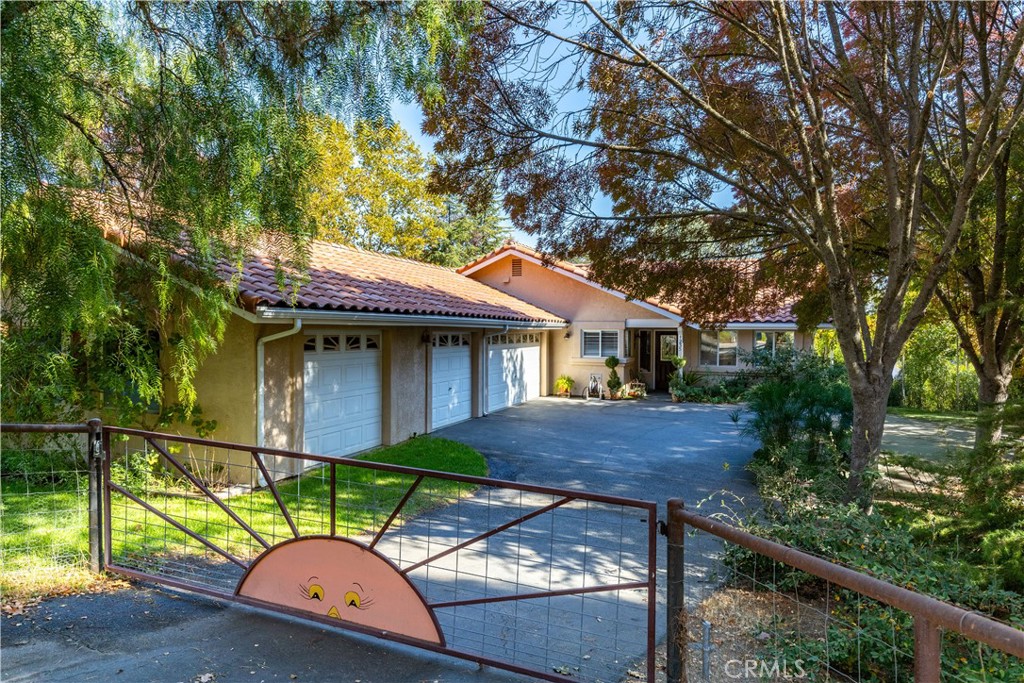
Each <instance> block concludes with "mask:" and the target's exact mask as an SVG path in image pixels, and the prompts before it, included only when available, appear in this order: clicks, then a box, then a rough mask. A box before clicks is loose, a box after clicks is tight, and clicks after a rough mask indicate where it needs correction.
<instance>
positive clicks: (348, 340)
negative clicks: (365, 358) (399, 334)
mask: <svg viewBox="0 0 1024 683" xmlns="http://www.w3.org/2000/svg"><path fill="white" fill-rule="evenodd" d="M302 349H303V350H304V351H307V352H310V353H325V354H334V353H344V352H347V351H352V352H356V351H376V350H379V349H380V335H379V334H344V335H343V334H316V335H309V336H308V337H306V339H305V341H304V342H303V344H302Z"/></svg>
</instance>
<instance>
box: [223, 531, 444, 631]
mask: <svg viewBox="0 0 1024 683" xmlns="http://www.w3.org/2000/svg"><path fill="white" fill-rule="evenodd" d="M235 595H236V596H239V597H242V598H245V599H247V601H248V602H253V603H256V604H261V603H262V604H264V605H266V606H280V607H286V608H288V609H290V610H291V611H293V612H296V613H306V614H309V615H311V616H313V617H315V618H317V619H319V620H323V619H324V618H325V617H327V618H330V619H338V620H340V621H342V622H344V625H346V626H353V625H354V626H355V627H358V628H363V629H370V630H374V631H382V632H386V633H388V634H389V635H397V636H402V637H405V638H411V639H414V640H420V641H426V642H428V643H434V644H437V645H441V646H444V644H445V641H444V635H443V634H442V633H441V628H440V626H439V624H438V622H437V617H436V616H435V615H434V611H433V610H432V609H431V608H430V606H429V605H427V602H426V600H425V599H424V598H423V594H422V593H420V591H419V590H418V589H417V588H416V586H415V585H413V583H412V582H411V581H410V580H409V578H408V577H407V576H406V575H405V574H403V573H402V572H401V570H400V569H399V568H398V567H397V566H396V565H395V564H394V563H393V562H391V560H389V559H388V558H386V557H384V556H383V555H381V554H380V553H378V552H377V551H376V550H373V549H371V548H369V547H368V546H365V545H363V544H362V543H359V542H357V541H353V540H351V539H347V538H338V537H330V536H306V537H303V538H294V539H290V540H287V541H284V542H283V543H279V544H278V545H275V546H273V547H272V548H270V549H269V550H267V551H266V552H264V553H263V554H262V555H260V556H259V557H258V558H257V559H256V561H255V562H253V563H252V565H251V566H250V567H249V569H248V570H247V571H246V572H245V575H244V576H243V577H242V579H241V580H240V581H239V582H238V587H237V588H236V589H235Z"/></svg>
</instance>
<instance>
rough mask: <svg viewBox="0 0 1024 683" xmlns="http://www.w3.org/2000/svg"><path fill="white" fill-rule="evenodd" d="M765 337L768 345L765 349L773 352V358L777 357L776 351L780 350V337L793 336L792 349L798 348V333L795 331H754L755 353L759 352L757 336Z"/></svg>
mask: <svg viewBox="0 0 1024 683" xmlns="http://www.w3.org/2000/svg"><path fill="white" fill-rule="evenodd" d="M759 334H763V335H765V339H766V343H765V348H770V349H771V350H772V356H773V357H774V356H775V351H776V350H777V349H778V348H779V335H780V334H788V335H791V343H790V348H792V349H795V348H796V332H794V331H793V330H754V349H753V350H754V351H757V335H759Z"/></svg>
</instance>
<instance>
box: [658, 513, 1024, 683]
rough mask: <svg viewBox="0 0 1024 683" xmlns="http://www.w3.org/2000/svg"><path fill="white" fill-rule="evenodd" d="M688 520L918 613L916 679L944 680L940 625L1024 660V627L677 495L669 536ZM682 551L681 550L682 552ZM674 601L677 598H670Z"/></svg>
mask: <svg viewBox="0 0 1024 683" xmlns="http://www.w3.org/2000/svg"><path fill="white" fill-rule="evenodd" d="M687 524H688V525H690V526H691V527H694V528H696V529H700V530H702V531H706V532H707V533H709V534H712V535H713V536H717V537H718V538H721V539H723V540H726V541H728V542H730V543H733V544H735V545H738V546H741V547H743V548H747V549H749V550H752V551H754V552H756V553H758V554H760V555H764V556H765V557H768V558H770V559H772V560H775V561H776V562H781V563H782V564H785V565H788V566H790V567H794V568H796V569H799V570H801V571H804V572H807V573H808V574H811V575H813V576H817V577H819V578H821V579H825V580H826V581H830V582H832V583H834V584H836V585H839V586H842V587H843V588H848V589H850V590H852V591H855V592H857V593H860V594H861V595H865V596H867V597H869V598H873V599H875V600H878V601H879V602H883V603H885V604H887V605H890V606H892V607H895V608H897V609H900V610H903V611H904V612H907V613H908V614H910V615H912V616H913V617H914V680H915V681H918V683H925V682H928V683H931V682H933V681H935V682H937V681H938V680H939V671H940V669H941V653H942V632H941V630H940V629H946V630H948V631H952V632H954V633H959V634H961V635H963V636H966V637H967V638H970V639H971V640H974V641H977V642H979V643H983V644H985V645H989V646H991V647H994V648H996V649H997V650H1000V651H1002V652H1006V653H1008V654H1011V655H1014V656H1016V657H1020V658H1022V659H1024V631H1020V630H1018V629H1016V628H1014V627H1012V626H1009V625H1007V624H1003V623H1000V622H998V621H995V620H994V619H989V618H988V617H986V616H983V615H981V614H977V613H976V612H969V611H967V610H965V609H962V608H960V607H957V606H955V605H951V604H949V603H946V602H942V601H941V600H937V599H935V598H932V597H929V596H927V595H922V594H920V593H915V592H914V591H911V590H907V589H906V588H901V587H900V586H896V585H893V584H891V583H888V582H886V581H882V580H880V579H876V578H875V577H873V576H868V575H867V574H864V573H862V572H858V571H855V570H853V569H850V568H848V567H843V566H840V565H838V564H835V563H833V562H829V561H828V560H823V559H821V558H820V557H815V556H813V555H810V554H808V553H805V552H802V551H800V550H797V549H795V548H791V547H789V546H785V545H782V544H781V543H776V542H774V541H769V540H767V539H764V538H761V537H759V536H754V535H753V534H750V533H748V532H746V531H742V530H741V529H737V528H736V527H734V526H731V525H729V524H725V523H724V522H719V521H717V520H714V519H710V518H708V517H704V516H702V515H698V514H696V513H694V512H691V511H689V510H687V509H686V508H685V506H684V504H683V501H682V500H679V499H677V498H674V499H672V500H670V501H668V530H667V532H668V535H669V538H670V539H671V538H677V539H680V543H681V542H682V541H681V539H682V538H683V536H684V534H683V533H682V532H681V531H679V529H681V528H683V527H684V526H685V525H687ZM679 554H680V555H681V554H682V553H681V551H680V553H679ZM670 571H671V570H670ZM669 602H670V603H671V602H672V598H671V597H670V598H669ZM668 618H669V620H670V625H671V623H672V622H671V620H673V619H676V618H678V616H675V617H674V616H673V615H672V614H671V611H670V614H669V617H668ZM670 668H671V665H670ZM671 680H672V679H670V681H671ZM676 680H685V679H676Z"/></svg>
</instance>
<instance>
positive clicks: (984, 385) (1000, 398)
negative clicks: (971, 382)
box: [974, 368, 1010, 451]
mask: <svg viewBox="0 0 1024 683" xmlns="http://www.w3.org/2000/svg"><path fill="white" fill-rule="evenodd" d="M1009 388H1010V373H1009V372H1006V373H1000V372H993V371H991V370H990V369H989V368H985V371H984V372H979V373H978V426H977V428H976V431H975V433H974V450H975V451H981V450H983V449H987V448H990V447H991V446H993V445H995V444H997V443H999V440H1000V439H1001V438H1002V436H1003V410H1004V409H1005V408H1006V398H1007V395H1008V394H1009Z"/></svg>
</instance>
